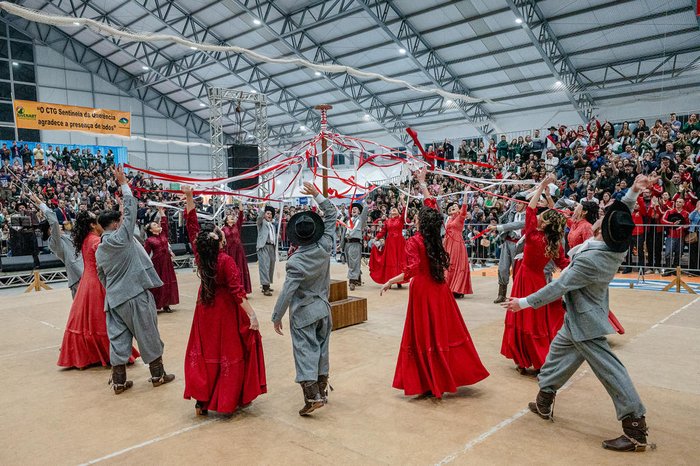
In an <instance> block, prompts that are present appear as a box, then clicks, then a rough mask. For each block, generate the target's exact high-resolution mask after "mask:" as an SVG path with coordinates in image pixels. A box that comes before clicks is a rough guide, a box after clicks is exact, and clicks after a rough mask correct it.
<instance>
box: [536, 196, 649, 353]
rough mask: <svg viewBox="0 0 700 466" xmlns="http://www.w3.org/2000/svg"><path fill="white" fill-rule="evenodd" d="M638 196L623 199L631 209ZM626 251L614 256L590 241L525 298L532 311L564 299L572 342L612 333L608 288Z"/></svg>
mask: <svg viewBox="0 0 700 466" xmlns="http://www.w3.org/2000/svg"><path fill="white" fill-rule="evenodd" d="M639 194H640V193H638V192H634V191H632V190H631V189H630V190H629V191H628V192H627V194H626V195H625V196H624V198H623V199H622V202H624V203H625V205H627V207H629V208H630V209H631V208H632V207H633V206H634V203H635V202H636V200H637V196H638V195H639ZM626 256H627V251H625V252H614V251H611V250H610V249H608V247H607V246H606V245H605V243H604V242H602V241H597V240H589V241H588V242H586V243H584V244H582V245H581V247H580V249H579V250H578V251H577V252H576V253H574V255H573V257H572V258H571V263H570V264H569V266H568V267H567V268H565V269H564V270H563V271H562V273H561V275H560V276H559V278H558V279H557V280H554V281H552V282H551V283H549V284H548V285H547V286H545V287H544V288H542V289H541V290H539V291H537V292H535V293H533V294H531V295H530V296H528V297H527V302H528V304H529V305H530V306H532V307H533V308H539V307H542V306H544V305H545V304H548V303H551V302H552V301H554V300H556V299H557V298H559V297H561V296H563V297H564V302H565V303H566V314H565V315H564V320H565V322H566V323H567V324H568V326H569V330H570V331H571V337H572V338H573V340H574V341H585V340H591V339H593V338H599V337H602V336H604V335H608V334H612V333H615V329H614V328H613V326H612V324H611V323H610V320H609V319H608V312H610V304H609V300H610V297H609V293H608V286H609V285H610V282H611V281H612V279H613V277H614V276H615V272H617V269H618V268H619V267H620V264H622V262H623V261H624V260H625V257H626Z"/></svg>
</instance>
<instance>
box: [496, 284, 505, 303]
mask: <svg viewBox="0 0 700 466" xmlns="http://www.w3.org/2000/svg"><path fill="white" fill-rule="evenodd" d="M506 293H508V285H500V284H499V285H498V297H497V298H496V299H494V300H493V302H494V303H496V304H498V303H502V302H505V300H506Z"/></svg>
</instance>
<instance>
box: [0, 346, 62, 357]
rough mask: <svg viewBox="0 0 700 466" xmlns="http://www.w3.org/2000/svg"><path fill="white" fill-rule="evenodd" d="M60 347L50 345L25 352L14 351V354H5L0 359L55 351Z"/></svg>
mask: <svg viewBox="0 0 700 466" xmlns="http://www.w3.org/2000/svg"><path fill="white" fill-rule="evenodd" d="M60 347H61V345H52V346H42V347H41V348H34V349H30V350H25V351H15V352H14V353H6V354H0V358H9V357H10V356H17V355H20V354H27V353H36V352H39V351H45V350H48V349H56V348H60Z"/></svg>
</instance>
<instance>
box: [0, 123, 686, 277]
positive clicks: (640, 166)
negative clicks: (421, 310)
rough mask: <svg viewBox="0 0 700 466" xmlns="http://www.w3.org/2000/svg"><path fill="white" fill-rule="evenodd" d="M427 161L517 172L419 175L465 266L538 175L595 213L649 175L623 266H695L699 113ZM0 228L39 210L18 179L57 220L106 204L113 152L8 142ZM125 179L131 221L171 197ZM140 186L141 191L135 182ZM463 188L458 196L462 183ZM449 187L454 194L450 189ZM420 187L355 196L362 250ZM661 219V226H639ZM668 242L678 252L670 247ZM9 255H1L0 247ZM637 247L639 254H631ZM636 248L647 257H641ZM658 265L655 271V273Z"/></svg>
mask: <svg viewBox="0 0 700 466" xmlns="http://www.w3.org/2000/svg"><path fill="white" fill-rule="evenodd" d="M428 150H429V151H433V153H435V154H436V155H437V156H438V157H444V158H446V159H448V160H453V161H455V162H457V161H464V162H481V163H487V164H490V165H492V166H493V167H494V168H484V167H481V166H477V165H473V164H469V163H454V162H449V161H448V162H447V163H444V162H439V161H438V162H437V164H436V165H437V167H438V168H443V169H444V170H446V171H447V172H450V173H454V174H457V175H463V176H469V177H474V178H483V179H491V180H494V182H498V180H503V179H508V180H523V183H522V184H520V183H508V184H497V185H495V186H494V187H492V188H489V189H488V190H482V191H479V190H474V189H472V188H468V187H465V184H464V183H463V182H462V181H460V180H459V179H458V178H453V177H449V176H447V175H441V174H437V173H430V174H429V177H428V182H429V189H430V190H431V191H432V192H433V193H434V194H435V195H436V196H438V197H439V199H440V200H441V203H442V205H443V207H446V206H447V204H449V203H450V202H457V203H458V204H461V203H462V202H463V201H465V202H467V203H468V214H467V221H466V227H465V229H464V232H463V234H464V239H465V242H466V244H467V248H468V252H469V255H470V257H471V258H472V260H473V261H474V262H475V263H480V264H484V262H485V261H486V262H488V261H495V260H497V258H498V254H499V241H498V237H497V235H496V233H495V232H488V233H487V234H484V235H481V236H480V237H479V239H478V240H477V241H475V240H474V238H475V237H476V236H477V235H479V234H480V233H481V232H482V231H483V230H484V229H486V227H487V226H488V225H495V224H498V223H499V221H500V219H501V216H502V215H503V214H504V213H505V212H506V211H507V209H509V208H510V206H511V201H510V199H509V198H512V197H513V196H514V195H515V194H516V193H518V192H522V191H525V190H528V189H529V188H531V187H532V182H533V181H534V182H537V181H539V180H541V179H542V178H543V177H544V176H545V175H546V174H548V173H552V172H553V173H555V174H556V175H557V179H558V185H557V186H556V192H555V193H554V194H555V196H556V197H565V198H568V199H570V200H571V201H575V202H582V201H589V202H595V203H597V204H598V205H599V206H600V207H601V209H600V213H601V215H603V213H604V211H605V208H606V207H608V206H609V205H611V204H612V203H613V202H614V200H616V199H620V198H622V196H624V194H625V193H626V192H627V189H628V188H629V186H631V184H632V181H633V180H634V178H635V176H636V175H638V174H640V173H643V174H658V175H660V177H661V178H660V181H659V184H658V185H656V186H654V187H653V188H652V189H650V190H647V192H645V193H644V194H643V196H642V198H641V200H640V202H639V208H638V209H636V210H635V212H634V218H635V222H636V223H638V224H639V225H640V226H639V227H638V228H637V229H636V230H635V233H634V234H635V235H636V236H640V235H643V236H644V237H645V238H647V237H649V238H652V237H653V238H652V239H651V240H645V241H641V242H640V241H638V242H637V243H633V248H631V250H630V251H631V252H630V257H629V258H628V259H629V260H628V263H627V264H626V265H627V266H628V267H627V270H630V269H629V266H632V265H635V264H636V265H639V266H645V265H648V266H649V267H646V268H650V269H657V270H658V269H662V268H669V267H675V266H676V265H678V263H679V261H680V256H682V254H683V251H685V249H686V248H687V250H688V251H689V253H690V254H689V262H690V263H691V264H690V266H689V267H688V268H690V269H693V270H695V269H698V268H699V267H698V266H697V263H698V247H697V233H698V228H699V227H700V204H699V203H698V197H699V196H700V163H699V161H698V156H699V155H700V121H699V120H698V117H697V115H696V114H691V115H689V116H687V117H684V118H682V119H679V118H677V116H676V114H674V113H672V114H670V115H669V117H668V118H667V119H666V121H664V120H662V119H658V120H656V121H655V122H654V123H653V124H647V122H646V121H645V120H644V119H640V120H638V121H637V122H636V123H628V122H622V123H620V124H612V123H610V122H607V121H605V122H600V121H598V120H597V119H593V120H591V121H590V122H589V123H588V124H587V125H585V126H584V125H578V126H577V127H575V128H574V127H571V128H569V127H566V126H564V125H560V126H558V127H556V126H552V127H550V128H548V129H547V130H546V131H540V130H535V131H534V132H533V133H532V134H529V135H525V136H519V137H517V138H512V139H511V140H510V142H509V141H508V138H507V137H506V136H505V135H502V136H499V137H498V138H493V139H491V140H490V141H488V142H486V143H484V142H483V141H467V140H464V141H461V144H459V146H458V147H457V148H456V149H455V148H454V147H453V146H452V144H450V143H449V142H447V141H445V142H443V143H438V144H433V145H429V146H428ZM0 159H1V164H2V165H1V167H0V226H1V227H2V239H3V244H6V240H7V238H8V234H9V221H8V220H9V218H10V216H11V215H13V214H16V213H20V214H25V215H26V214H29V215H30V216H31V217H32V218H33V219H34V220H36V221H37V222H39V221H41V213H40V212H38V211H37V210H36V209H34V208H33V206H32V205H31V203H29V202H28V200H27V199H25V198H23V196H22V189H23V186H24V187H28V188H30V189H32V190H34V191H35V192H38V193H40V194H41V195H42V196H43V197H44V198H45V199H46V200H47V203H48V204H49V205H50V206H51V207H53V208H54V209H56V213H57V215H58V217H59V220H62V219H66V218H73V217H74V216H75V214H76V213H77V212H78V211H80V210H86V209H87V210H93V211H98V210H101V209H104V208H110V207H114V205H115V196H114V195H115V192H116V191H117V186H116V185H115V184H114V182H113V180H112V177H111V176H109V174H108V173H107V172H106V170H107V169H109V167H111V166H112V165H113V164H114V155H113V154H112V153H111V151H110V152H108V153H107V154H102V153H101V151H100V150H96V152H95V153H92V151H91V150H90V149H89V148H88V149H76V148H72V149H71V148H68V147H62V148H60V150H59V148H58V147H52V146H47V147H46V149H44V148H43V147H42V145H41V144H34V147H33V148H31V147H30V145H29V144H17V143H13V144H11V145H10V147H8V145H7V144H3V145H2V147H1V148H0ZM130 178H131V182H132V185H133V186H134V187H135V188H136V189H135V191H136V193H137V195H138V196H139V197H140V199H141V203H140V204H139V221H140V223H141V224H142V225H143V224H145V223H147V222H149V221H151V220H152V219H154V218H155V216H156V215H157V210H156V209H155V208H154V207H149V206H148V205H147V201H148V200H154V201H158V202H168V201H171V200H173V199H175V195H171V194H169V193H167V192H150V191H145V190H150V189H160V188H162V185H161V184H159V183H156V182H154V181H153V180H152V179H151V178H148V177H144V176H142V175H141V174H133V173H132V174H131V175H130ZM140 188H141V189H143V191H142V190H141V189H140ZM465 190H466V191H469V192H467V193H466V195H464V196H463V194H462V192H463V191H465ZM454 193H456V194H454ZM199 202H200V207H199V209H200V210H201V211H202V212H209V213H212V212H213V206H212V204H211V201H209V202H208V203H202V201H201V200H200V201H199ZM421 202H422V200H421V199H420V198H419V187H418V186H417V184H416V183H415V180H410V181H405V182H402V183H400V184H399V185H389V186H383V187H381V188H378V189H376V190H374V191H373V192H372V193H371V194H370V195H369V196H368V198H367V199H366V200H365V203H366V205H367V207H368V208H369V209H370V215H369V220H368V223H367V226H366V229H365V235H364V240H363V246H364V251H365V254H367V255H369V251H370V248H371V247H372V245H373V242H374V238H375V236H376V234H377V233H378V232H379V231H380V230H381V228H382V226H383V222H384V221H385V220H386V219H387V218H388V214H389V210H390V209H391V208H392V207H397V208H398V209H399V211H400V212H404V209H406V219H407V220H406V230H405V234H406V235H407V236H410V235H411V234H413V231H414V226H413V224H412V221H411V220H412V218H413V216H414V215H415V213H416V212H417V211H418V209H419V208H420V206H421ZM258 207H259V206H255V205H251V204H243V205H240V204H236V205H230V206H227V208H226V212H227V213H231V212H232V211H233V209H234V208H239V209H240V208H242V209H243V211H244V221H246V222H254V221H255V218H256V216H257V208H258ZM338 207H339V215H338V220H339V222H338V239H339V241H338V245H339V248H338V251H339V252H340V251H341V250H342V239H343V236H344V228H345V225H346V224H347V222H348V220H349V219H348V204H347V203H346V204H340V205H339V206H338ZM307 208H309V207H308V206H306V205H301V206H290V205H285V206H284V207H283V209H282V211H281V212H278V215H281V219H279V220H280V225H281V229H280V234H281V236H280V238H281V244H282V248H283V249H286V248H287V247H288V243H287V239H286V232H285V227H286V223H287V221H288V220H289V218H290V217H291V216H292V215H294V213H295V212H297V211H298V210H300V209H307ZM168 212H169V213H170V214H171V215H172V218H171V221H172V222H173V228H171V232H172V235H173V237H172V238H171V240H172V241H173V242H186V241H184V236H183V235H184V231H183V229H182V224H183V222H182V216H181V215H180V214H179V212H178V211H177V210H174V209H173V210H169V211H168ZM646 225H660V226H646ZM657 243H662V245H663V247H664V252H663V256H664V257H663V261H658V260H651V258H649V257H648V256H650V254H651V253H650V251H651V250H652V249H654V248H656V246H657V245H658V244H657ZM674 249H677V250H679V251H677V252H678V254H673V252H674ZM9 253H10V254H11V253H12V252H11V251H9ZM640 254H641V257H640ZM645 256H646V258H647V260H645ZM658 271H660V270H658Z"/></svg>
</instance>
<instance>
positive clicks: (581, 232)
mask: <svg viewBox="0 0 700 466" xmlns="http://www.w3.org/2000/svg"><path fill="white" fill-rule="evenodd" d="M640 199H641V197H640ZM641 205H642V206H643V205H644V202H643V201H642V202H641ZM642 215H644V216H646V211H644V213H643V214H642ZM591 237H593V225H591V224H590V222H588V221H587V220H586V219H585V218H584V219H581V220H578V221H570V222H569V236H567V237H566V238H567V240H568V242H569V249H570V250H571V248H575V247H576V246H578V245H580V244H583V243H584V242H585V241H586V240H587V239H589V238H591ZM642 253H643V252H642ZM608 320H609V321H610V324H611V325H612V326H613V328H614V329H615V331H616V332H617V333H619V334H620V335H623V334H624V333H625V328H624V327H623V326H622V324H621V323H620V321H619V320H617V317H615V314H613V311H608Z"/></svg>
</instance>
